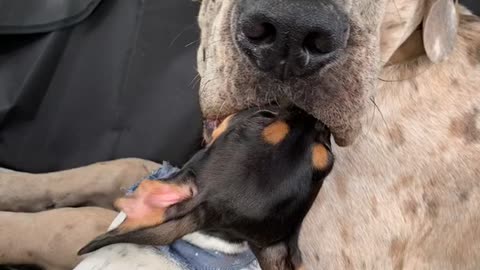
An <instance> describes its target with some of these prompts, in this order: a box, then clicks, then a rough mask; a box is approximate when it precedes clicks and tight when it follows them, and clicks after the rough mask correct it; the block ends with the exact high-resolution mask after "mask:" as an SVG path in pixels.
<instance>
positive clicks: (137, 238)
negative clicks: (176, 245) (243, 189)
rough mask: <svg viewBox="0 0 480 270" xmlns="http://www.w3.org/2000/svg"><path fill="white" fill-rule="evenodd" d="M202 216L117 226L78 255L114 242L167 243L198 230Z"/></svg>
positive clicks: (194, 215) (85, 247) (192, 214)
mask: <svg viewBox="0 0 480 270" xmlns="http://www.w3.org/2000/svg"><path fill="white" fill-rule="evenodd" d="M201 220H202V216H201V214H200V213H199V212H195V213H191V214H188V215H186V216H184V217H182V218H179V219H175V220H171V221H168V222H166V223H163V224H161V225H159V226H157V227H152V228H147V229H140V230H137V231H129V232H122V231H121V230H119V228H117V229H114V230H112V231H109V232H107V233H105V234H103V235H101V236H99V237H97V238H96V239H94V240H93V241H91V242H90V243H88V244H87V245H86V246H84V247H83V248H82V249H80V251H78V255H84V254H87V253H90V252H93V251H95V250H97V249H99V248H102V247H104V246H108V245H112V244H116V243H132V244H141V245H168V244H170V243H172V242H174V241H175V240H177V239H180V238H181V237H183V236H185V235H187V234H190V233H192V232H195V231H197V230H199V228H200V224H201Z"/></svg>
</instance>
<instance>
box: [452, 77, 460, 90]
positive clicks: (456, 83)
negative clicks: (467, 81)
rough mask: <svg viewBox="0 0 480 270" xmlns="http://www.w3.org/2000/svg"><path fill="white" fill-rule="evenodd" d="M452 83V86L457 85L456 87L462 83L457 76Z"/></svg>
mask: <svg viewBox="0 0 480 270" xmlns="http://www.w3.org/2000/svg"><path fill="white" fill-rule="evenodd" d="M451 84H452V86H453V87H455V88H457V87H459V86H460V83H459V82H458V79H455V78H453V79H452V83H451Z"/></svg>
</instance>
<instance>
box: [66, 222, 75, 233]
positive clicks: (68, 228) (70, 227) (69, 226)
mask: <svg viewBox="0 0 480 270" xmlns="http://www.w3.org/2000/svg"><path fill="white" fill-rule="evenodd" d="M73 228H75V226H74V225H73V224H67V225H65V230H67V231H70V230H72V229H73Z"/></svg>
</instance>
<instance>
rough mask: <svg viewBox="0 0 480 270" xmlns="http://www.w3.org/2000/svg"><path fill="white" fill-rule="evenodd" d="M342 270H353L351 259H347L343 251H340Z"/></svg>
mask: <svg viewBox="0 0 480 270" xmlns="http://www.w3.org/2000/svg"><path fill="white" fill-rule="evenodd" d="M342 259H343V265H344V268H343V269H353V264H352V259H350V257H348V255H347V253H346V252H345V250H344V249H342Z"/></svg>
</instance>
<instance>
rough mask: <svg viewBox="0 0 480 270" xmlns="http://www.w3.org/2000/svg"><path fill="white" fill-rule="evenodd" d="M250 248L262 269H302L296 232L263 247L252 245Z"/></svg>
mask: <svg viewBox="0 0 480 270" xmlns="http://www.w3.org/2000/svg"><path fill="white" fill-rule="evenodd" d="M252 250H253V253H254V254H255V256H256V257H257V260H258V263H259V264H260V267H261V268H262V269H263V270H301V269H303V262H302V254H301V252H300V249H299V248H298V234H296V235H294V236H292V237H291V238H290V239H288V240H286V241H282V242H278V243H276V244H274V245H271V246H268V247H265V248H257V247H254V246H252Z"/></svg>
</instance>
